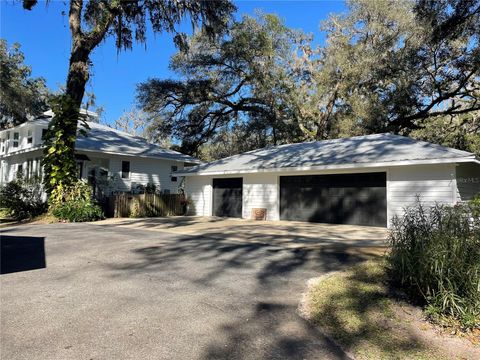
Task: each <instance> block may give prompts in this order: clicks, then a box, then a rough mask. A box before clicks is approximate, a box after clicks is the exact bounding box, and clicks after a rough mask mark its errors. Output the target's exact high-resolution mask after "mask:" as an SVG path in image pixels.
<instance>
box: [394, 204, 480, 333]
mask: <svg viewBox="0 0 480 360" xmlns="http://www.w3.org/2000/svg"><path fill="white" fill-rule="evenodd" d="M389 242H390V245H391V252H390V253H389V254H388V256H387V257H388V263H389V267H390V274H391V277H392V279H393V280H394V282H395V283H396V284H397V285H400V286H401V287H402V289H404V291H405V292H406V293H407V294H408V295H409V296H411V297H412V298H413V299H414V300H416V301H418V302H420V303H422V304H424V305H426V310H427V314H429V315H430V316H431V317H432V318H433V319H436V320H441V321H442V322H444V321H445V320H446V321H449V322H450V321H451V320H452V321H454V322H455V323H459V324H460V325H461V326H462V327H464V328H469V329H471V328H475V327H480V201H479V200H478V199H477V200H475V201H471V202H470V203H467V204H459V205H455V206H453V207H452V206H444V205H438V204H437V205H435V206H433V207H431V208H428V209H427V208H426V207H424V206H422V204H421V203H420V201H417V203H416V204H415V206H413V207H411V208H408V209H407V210H406V212H405V215H404V216H402V217H396V218H394V220H393V223H392V229H391V231H390V235H389Z"/></svg>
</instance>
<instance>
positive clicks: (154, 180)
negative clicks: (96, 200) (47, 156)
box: [0, 110, 200, 193]
mask: <svg viewBox="0 0 480 360" xmlns="http://www.w3.org/2000/svg"><path fill="white" fill-rule="evenodd" d="M82 115H83V116H86V117H87V119H88V125H89V127H90V130H88V135H87V136H83V135H81V134H79V135H78V137H77V142H76V151H75V156H76V161H77V166H78V176H79V177H80V178H82V179H86V180H88V181H89V182H90V183H91V184H93V185H95V189H96V191H101V192H103V193H112V192H129V191H134V192H135V191H136V190H137V189H138V186H139V185H147V184H149V183H150V184H155V185H156V188H157V190H158V191H161V192H165V193H176V192H177V191H178V187H179V184H180V179H179V178H177V177H176V176H174V175H172V173H173V172H174V171H177V170H182V169H184V167H185V166H191V165H196V164H199V163H200V161H199V160H197V159H195V158H193V157H191V156H188V155H185V154H182V153H179V152H177V151H173V150H169V149H164V148H162V147H160V146H158V145H155V144H151V143H149V142H147V141H146V140H145V139H142V138H139V137H135V136H132V135H130V134H128V133H125V132H123V131H119V130H116V129H113V128H111V127H108V126H105V125H101V124H98V123H97V122H95V121H92V120H95V118H96V117H97V114H95V113H92V112H90V111H85V110H83V111H82ZM52 116H53V113H52V112H51V111H48V112H46V113H44V115H43V116H41V117H39V118H37V119H34V120H31V121H27V122H25V123H23V124H21V125H18V126H16V127H13V128H10V129H6V130H2V131H0V184H5V183H7V182H9V181H12V180H13V179H15V178H16V176H17V174H19V173H21V174H22V175H23V176H26V177H27V178H30V177H32V176H35V175H37V176H40V177H42V176H43V169H42V165H41V159H42V157H43V149H44V144H43V136H44V134H45V132H46V130H47V128H48V124H49V122H50V121H51V119H52Z"/></svg>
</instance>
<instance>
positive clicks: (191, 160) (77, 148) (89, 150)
mask: <svg viewBox="0 0 480 360" xmlns="http://www.w3.org/2000/svg"><path fill="white" fill-rule="evenodd" d="M75 150H77V151H85V152H92V153H99V154H108V155H119V156H130V157H141V158H147V159H158V160H169V161H178V162H188V163H197V164H201V161H200V160H197V161H196V160H195V159H194V158H189V159H182V158H180V157H179V158H175V157H168V156H159V155H145V154H129V153H118V152H114V151H105V150H92V149H88V148H82V147H76V148H75Z"/></svg>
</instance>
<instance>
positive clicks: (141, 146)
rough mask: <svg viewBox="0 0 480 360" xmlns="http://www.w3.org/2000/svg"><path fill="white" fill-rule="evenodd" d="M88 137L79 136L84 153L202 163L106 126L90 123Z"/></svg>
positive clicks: (80, 147) (80, 146) (78, 146)
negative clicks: (92, 152)
mask: <svg viewBox="0 0 480 360" xmlns="http://www.w3.org/2000/svg"><path fill="white" fill-rule="evenodd" d="M88 125H89V127H90V130H89V131H88V136H87V137H85V136H82V135H78V137H77V142H76V145H75V146H76V148H77V149H78V150H84V151H99V152H104V153H110V154H118V155H130V156H132V155H133V156H143V157H153V158H162V159H167V160H176V161H184V162H189V163H196V164H198V163H200V161H199V160H198V159H195V158H193V157H191V156H189V155H185V154H182V153H180V152H178V151H173V150H169V149H164V148H162V147H160V146H158V145H155V144H151V143H149V142H147V141H145V140H144V139H142V138H139V137H135V136H132V135H130V134H128V133H126V132H123V131H120V130H116V129H113V128H111V127H109V126H106V125H101V124H97V123H94V122H88Z"/></svg>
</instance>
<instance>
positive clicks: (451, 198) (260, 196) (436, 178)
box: [185, 164, 457, 226]
mask: <svg viewBox="0 0 480 360" xmlns="http://www.w3.org/2000/svg"><path fill="white" fill-rule="evenodd" d="M361 172H386V173H387V216H388V219H389V221H388V226H390V219H391V218H392V217H393V216H394V215H400V214H401V213H402V212H403V209H404V208H405V207H407V206H409V205H412V204H414V203H415V199H416V196H417V195H419V196H420V199H421V201H422V202H423V203H425V204H426V205H427V206H429V205H433V204H434V203H435V202H437V203H444V204H454V203H455V202H456V201H457V195H456V194H457V185H456V177H455V164H440V165H421V166H418V165H416V166H399V167H389V168H375V169H374V168H369V169H365V168H364V169H356V170H354V171H352V170H343V171H342V170H336V171H335V170H329V171H304V172H276V173H255V174H237V175H230V176H188V177H186V180H185V190H186V194H187V196H188V197H189V198H190V199H191V201H192V202H193V206H192V211H191V214H192V215H201V216H211V215H212V200H213V199H212V198H213V195H212V179H213V178H221V177H242V178H243V211H242V212H243V214H242V215H243V218H247V219H248V218H251V210H252V208H266V209H267V219H268V220H279V217H280V214H279V213H280V209H279V202H280V199H279V196H280V194H279V192H280V191H279V178H280V176H285V175H315V174H317V175H322V174H339V173H361Z"/></svg>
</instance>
